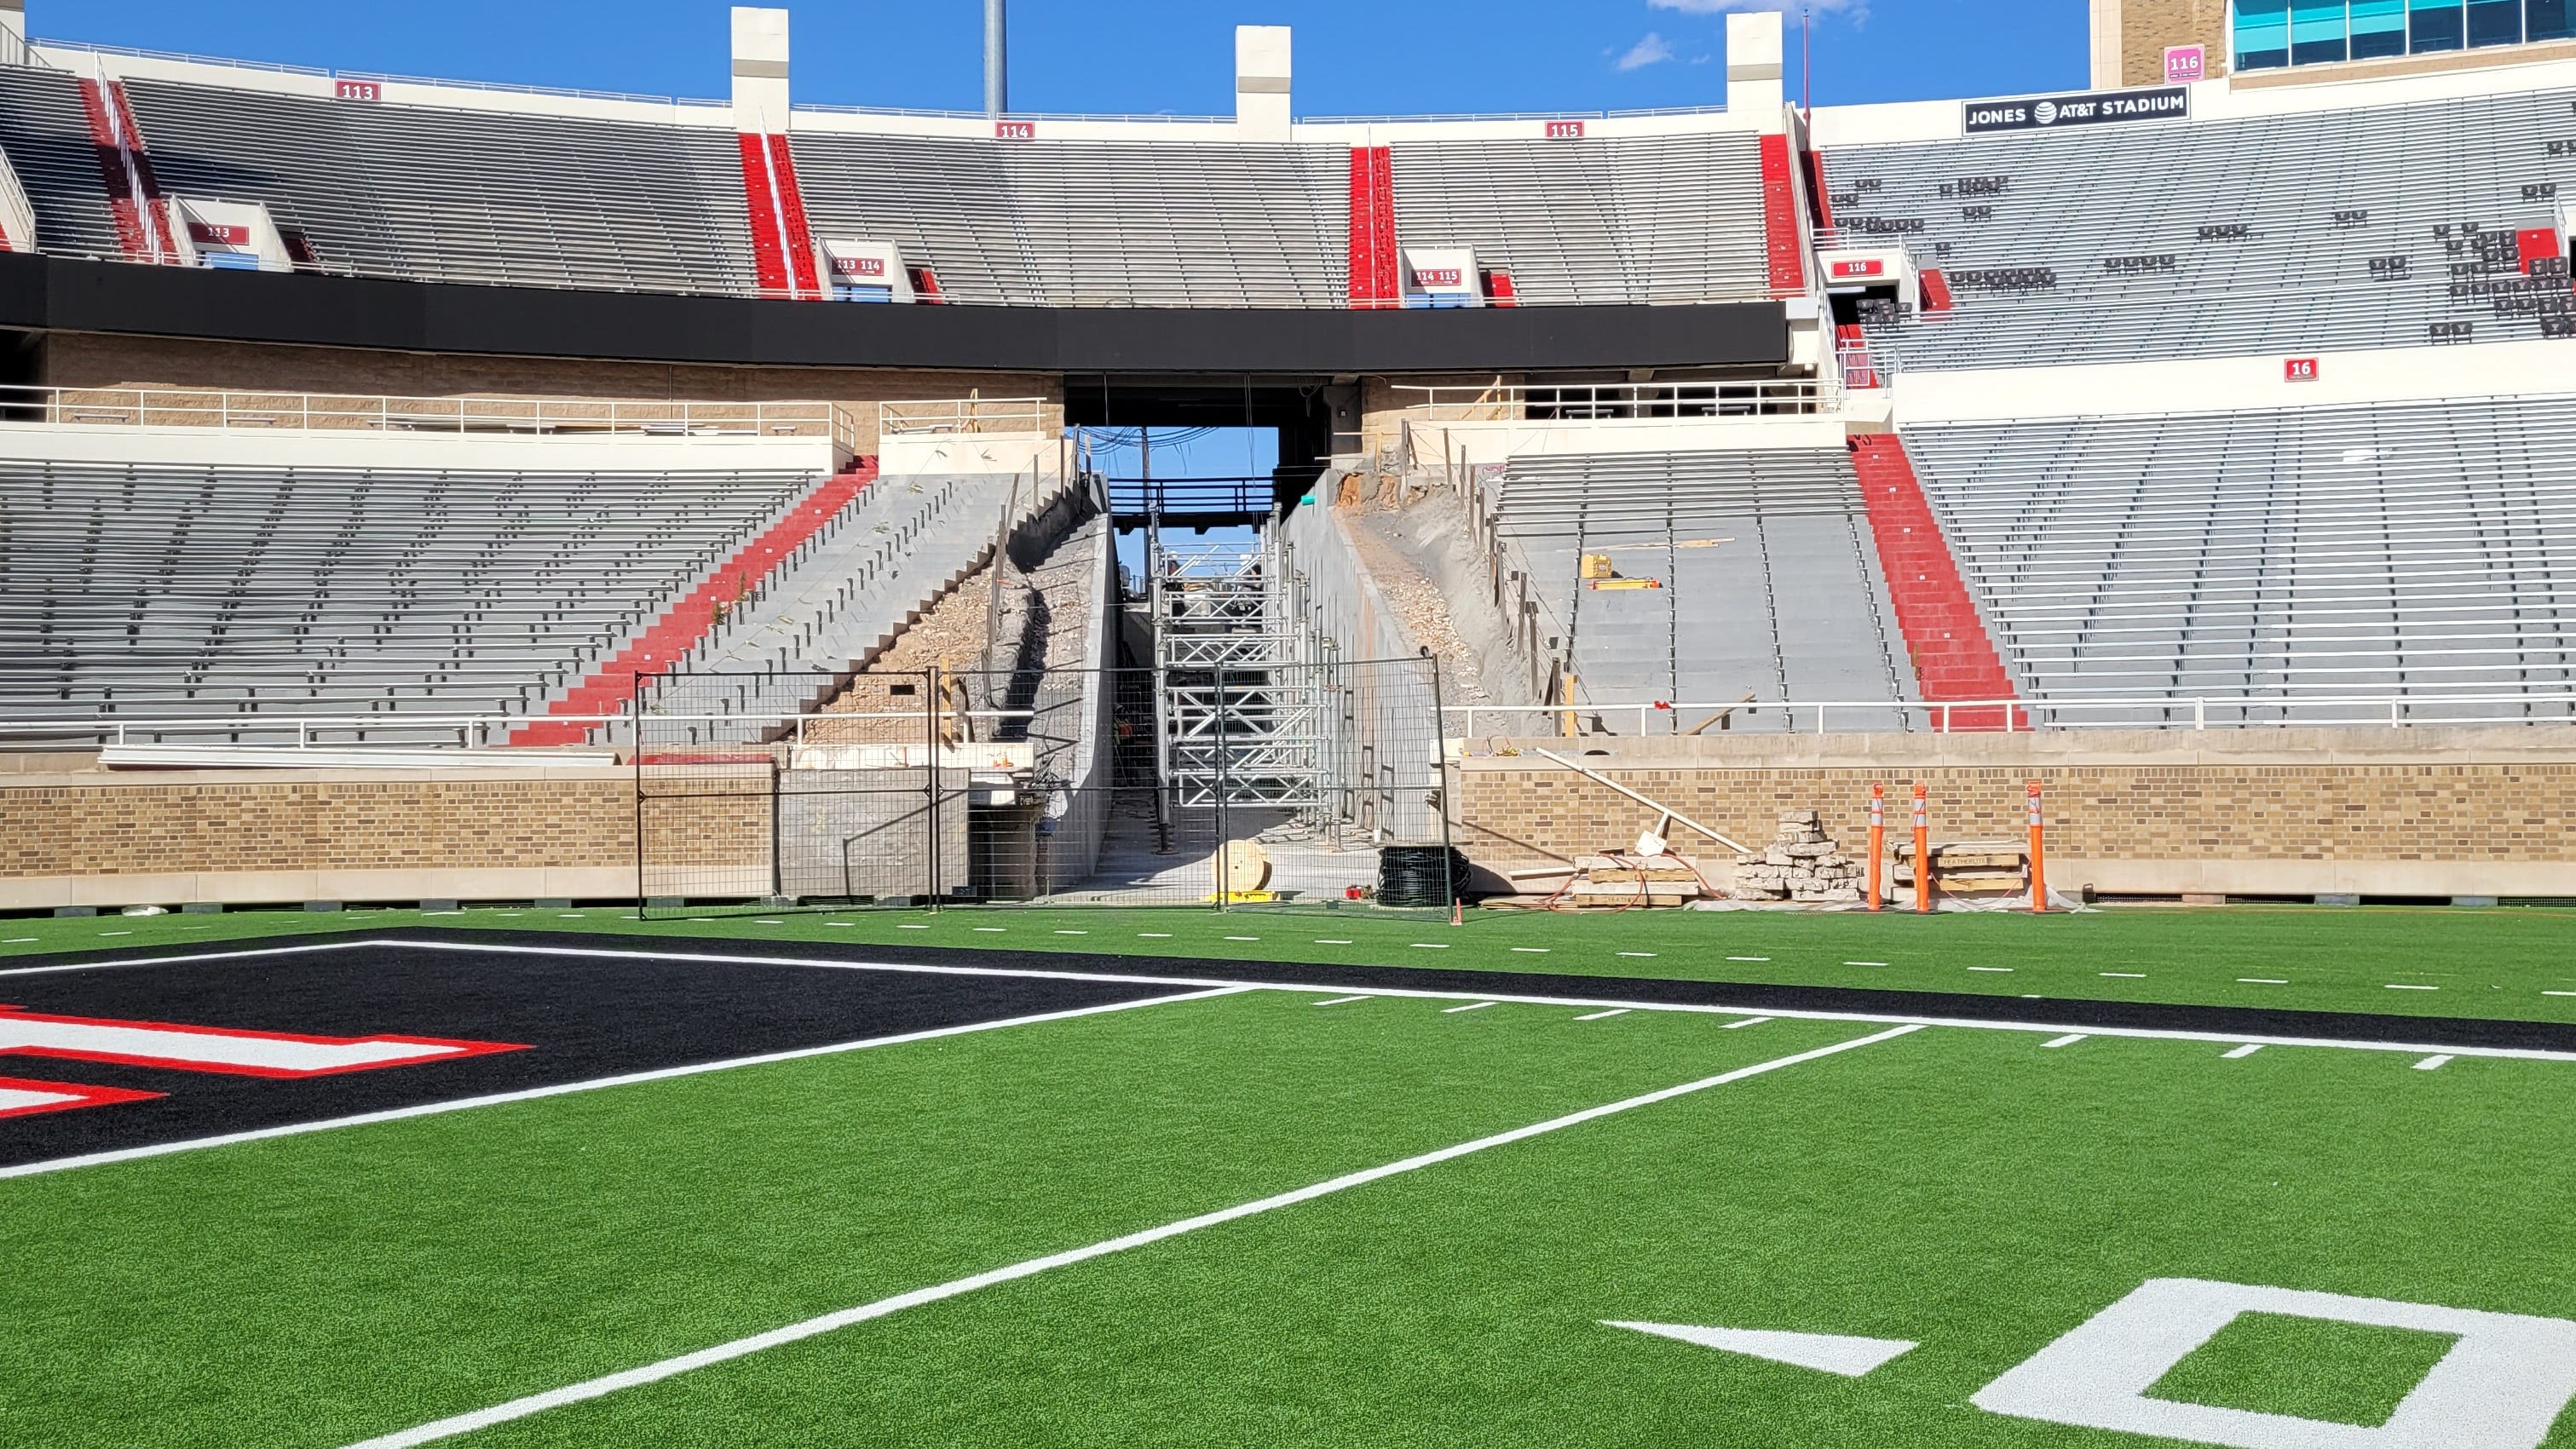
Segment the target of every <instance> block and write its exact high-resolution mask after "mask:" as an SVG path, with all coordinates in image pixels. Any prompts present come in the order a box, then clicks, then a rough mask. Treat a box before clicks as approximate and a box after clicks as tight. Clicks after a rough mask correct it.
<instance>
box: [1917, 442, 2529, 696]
mask: <svg viewBox="0 0 2576 1449" xmlns="http://www.w3.org/2000/svg"><path fill="white" fill-rule="evenodd" d="M1905 441H1906V446H1907V448H1908V449H1909V450H1910V451H1911V452H1912V454H1913V456H1914V459H1915V462H1916V466H1917V470H1918V473H1919V475H1920V476H1921V478H1922V481H1923V484H1924V488H1925V491H1926V493H1927V494H1928V496H1929V497H1930V499H1931V500H1932V504H1933V507H1934V509H1935V510H1936V511H1937V512H1938V513H1939V515H1940V519H1941V524H1942V528H1943V531H1944V532H1945V533H1946V534H1947V535H1948V537H1949V540H1950V546H1951V549H1952V552H1953V553H1954V554H1955V555H1956V556H1957V558H1958V560H1959V563H1960V568H1961V572H1962V573H1963V574H1964V575H1965V576H1966V577H1967V579H1968V581H1969V584H1970V587H1971V588H1972V589H1973V590H1974V592H1975V593H1976V595H1977V597H1978V600H1979V602H1980V604H1981V605H1982V606H1983V608H1984V610H1985V612H1986V616H1987V618H1988V619H1989V620H1990V621H1991V622H1992V624H1993V626H1994V629H1995V634H1996V637H1997V639H1998V641H1999V642H2000V643H2001V644H2002V646H2003V652H2004V654H2005V656H2006V660H2007V662H2008V663H2009V664H2010V665H2011V667H2012V668H2013V670H2014V672H2015V673H2016V674H2017V675H2018V676H2019V677H2020V678H2021V679H2022V680H2023V681H2024V682H2025V683H2026V685H2027V687H2028V688H2027V694H2028V697H2030V698H2033V699H2035V700H2038V701H2041V702H2042V703H2043V704H2044V703H2046V702H2050V701H2056V702H2070V703H2071V702H2081V701H2085V700H2097V701H2098V700H2114V699H2142V698H2143V699H2171V700H2175V701H2184V702H2187V701H2188V700H2190V699H2192V698H2194V697H2209V696H2216V697H2222V698H2226V697H2238V696H2245V695H2255V696H2261V697H2265V698H2268V699H2276V700H2280V701H2284V702H2295V703H2298V704H2302V705H2305V706H2308V707H2307V708H2305V709H2304V710H2298V709H2289V708H2273V707H2262V708H2254V709H2244V708H2238V707H2229V708H2227V709H2224V710H2212V711H2211V713H2210V716H2209V718H2210V720H2211V722H2213V723H2230V724H2232V723H2239V722H2258V721H2270V720H2280V719H2290V720H2296V719H2301V718H2308V719H2314V718H2318V717H2320V714H2321V713H2322V712H2323V711H2321V709H2320V708H2319V707H2320V706H2328V705H2332V704H2333V703H2334V702H2335V701H2337V700H2338V699H2348V698H2352V697H2355V696H2360V697H2384V696H2404V697H2405V698H2406V699H2408V700H2410V701H2415V702H2417V703H2416V707H2415V716H2414V717H2416V718H2431V717H2437V716H2457V717H2463V718H2486V717H2499V718H2510V717H2521V716H2524V715H2526V714H2532V713H2542V714H2548V715H2551V716H2554V717H2560V718H2563V717H2566V716H2567V715H2568V714H2569V713H2571V710H2570V707H2569V706H2567V705H2564V704H2558V705H2549V706H2537V705H2532V706H2526V705H2523V704H2519V703H2500V704H2465V703H2458V702H2456V701H2448V700H2447V697H2455V696H2460V695H2477V694H2501V695H2507V696H2512V695H2523V694H2555V693H2565V692H2568V691H2570V690H2576V531H2571V525H2572V524H2576V399H2571V398H2549V399H2526V400H2513V401H2503V402H2498V401H2475V402H2450V403H2419V404H2409V405H2402V406H2382V407H2378V408H2331V409H2318V410H2313V411H2300V412H2241V413H2205V414H2195V415H2185V416H2174V417H2147V418H2117V419H2092V420H2083V421H2056V422H2020V423H2009V424H1974V425H1968V424H1954V425H1948V426H1942V427H1928V428H1920V429H1914V430H1910V431H1908V433H1907V434H1906V440H1905ZM2446 701H2447V702H2446ZM2040 712H2041V711H2040V710H2038V709H2035V710H2034V713H2040ZM2191 717H2192V711H2191V709H2190V707H2189V706H2188V704H2187V703H2179V704H2177V705H2175V706H2174V707H2171V708H2158V707H2153V706H2149V707H2146V708H2142V709H2128V710H2117V711H2103V710H2083V711H2076V712H2069V713H2066V714H2064V715H2063V716H2062V721H2063V722H2067V723H2079V724H2093V723H2119V722H2128V723H2174V722H2184V723H2188V722H2189V721H2190V719H2191Z"/></svg>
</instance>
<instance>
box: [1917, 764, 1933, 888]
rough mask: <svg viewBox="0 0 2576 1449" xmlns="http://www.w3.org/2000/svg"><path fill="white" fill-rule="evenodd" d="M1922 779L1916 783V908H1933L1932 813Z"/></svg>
mask: <svg viewBox="0 0 2576 1449" xmlns="http://www.w3.org/2000/svg"><path fill="white" fill-rule="evenodd" d="M1924 794H1925V791H1924V788H1923V784H1922V782H1921V781H1919V780H1918V781H1916V782H1915V785H1914V910H1915V913H1916V914H1918V915H1920V914H1922V913H1924V912H1926V911H1929V910H1931V909H1932V814H1931V810H1930V808H1929V807H1927V806H1926V805H1925V804H1924V803H1923V797H1924Z"/></svg>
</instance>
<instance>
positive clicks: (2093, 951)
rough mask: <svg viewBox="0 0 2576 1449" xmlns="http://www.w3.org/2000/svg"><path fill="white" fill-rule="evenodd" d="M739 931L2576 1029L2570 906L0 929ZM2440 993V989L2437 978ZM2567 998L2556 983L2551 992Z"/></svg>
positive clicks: (224, 937)
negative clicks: (1455, 919)
mask: <svg viewBox="0 0 2576 1449" xmlns="http://www.w3.org/2000/svg"><path fill="white" fill-rule="evenodd" d="M423 924H426V925H431V926H439V925H449V926H471V927H480V928H485V929H508V930H563V931H576V932H588V933H602V934H612V935H618V934H626V935H632V934H643V935H651V936H661V937H672V938H679V939H692V940H708V941H723V942H730V943H740V944H742V945H744V946H745V947H746V948H748V947H751V946H756V944H757V943H759V942H762V941H790V940H793V941H826V942H832V943H835V944H841V945H864V944H871V943H883V944H901V945H936V946H948V947H965V948H974V947H987V948H993V947H1007V948H1009V949H1013V950H1022V951H1062V952H1082V953H1095V954H1110V955H1122V956H1139V957H1161V958H1169V959H1168V960H1166V961H1165V962H1163V963H1160V964H1149V963H1140V964H1139V965H1138V967H1137V968H1136V969H1139V970H1149V971H1166V970H1179V971H1186V970H1189V969H1191V968H1193V967H1195V966H1198V965H1201V964H1203V963H1205V962H1209V961H1222V960H1229V959H1232V960H1247V961H1315V962H1332V963H1346V964H1375V965H1396V966H1441V967H1454V968H1460V969H1472V970H1503V971H1535V972H1554V973H1562V974H1567V975H1584V976H1640V977H1679V978H1684V979H1690V980H1701V981H1741V982H1753V983H1772V984H1789V985H1817V986H1858V987H1874V988H1882V989H1889V990H1910V991H1952V992H1978V993H1984V994H1990V995H2010V996H2053V997H2073V998H2085V999H2095V1000H2112V1001H2151V1002H2173V1003H2189V1004H2206V1005H2219V1006H2263V1007H2283V1008H2291V1009H2299V1010H2311V1011H2358V1012H2374V1013H2382V1014H2393V1015H2409V1016H2448V1017H2478V1018H2493V1019H2500V1020H2520V1021H2555V1022H2576V950H2571V949H2570V948H2571V945H2576V912H2568V911H2560V910H2449V909H2438V908H2408V907H2379V908H2367V909H2334V908H2312V907H2304V908H2258V907H2238V908H2231V909H2226V910H2205V911H2174V910H2137V909H2128V910H2106V911H2100V912H2096V913H2092V914H2085V915H2053V916H2048V917H2043V918H2038V919H2033V918H2031V917H2029V916H2027V915H1937V916H1933V917H1929V918H1917V917H1915V916H1912V915H1910V914H1904V913H1898V914H1892V915H1881V916H1867V915H1855V914H1835V915H1787V914H1778V913H1770V912H1759V913H1757V912H1698V911H1690V912H1682V911H1660V912H1636V913H1629V914H1621V915H1583V916H1574V915H1551V914H1544V913H1504V912H1470V913H1469V914H1468V917H1467V924H1466V925H1465V926H1463V927H1452V926H1450V925H1449V924H1448V923H1447V922H1446V921H1445V920H1441V919H1438V918H1437V917H1431V918H1424V917H1420V916H1402V915H1391V913H1386V912H1381V911H1378V910H1376V909H1374V908H1359V909H1349V908H1344V909H1337V910H1330V911H1325V910H1289V911H1283V910H1237V911H1229V912H1224V913H1219V912H1215V911H1211V910H1191V909H1170V908H1166V909H1052V908H1050V909H1025V910H1024V909H1003V908H996V909H982V910H950V911H943V912H939V913H936V914H932V913H928V912H920V911H886V912H847V911H844V912H837V913H798V912H790V913H785V914H780V915H773V916H752V915H741V914H725V915H713V914H709V915H706V916H703V917H701V918H699V919H695V920H692V919H689V918H686V917H663V916H656V917H654V918H652V919H648V920H638V919H636V912H635V911H634V910H632V909H631V908H618V907H591V908H586V909H582V910H576V911H555V910H542V909H535V908H522V909H510V910H472V911H466V912H461V913H457V914H453V915H438V916H423V915H421V914H419V913H417V912H412V911H350V912H342V913H336V914H312V913H305V912H298V911H255V912H237V913H232V914H227V915H220V916H157V917H147V918H124V917H99V918H95V919H78V920H52V919H24V918H22V919H18V920H11V921H0V961H5V959H6V958H7V957H8V956H10V955H27V954H35V953H45V952H59V951H67V950H86V949H93V948H102V947H120V946H124V947H131V946H169V945H174V944H184V945H198V946H213V945H216V944H219V943H222V942H226V941H236V940H242V939H246V938H252V937H264V936H269V935H286V934H303V933H309V932H316V931H351V930H366V929H370V928H376V929H381V928H384V927H388V926H412V925H423ZM2427 988H2429V989H2427ZM2553 993H2554V994H2553Z"/></svg>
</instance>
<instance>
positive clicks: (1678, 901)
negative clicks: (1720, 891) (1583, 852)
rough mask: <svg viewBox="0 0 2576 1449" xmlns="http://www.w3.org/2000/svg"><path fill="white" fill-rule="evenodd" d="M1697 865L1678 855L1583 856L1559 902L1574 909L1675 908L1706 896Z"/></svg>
mask: <svg viewBox="0 0 2576 1449" xmlns="http://www.w3.org/2000/svg"><path fill="white" fill-rule="evenodd" d="M1708 893H1709V892H1708V885H1707V882H1706V880H1705V878H1704V877H1702V876H1701V875H1700V871H1699V864H1698V862H1696V861H1693V860H1692V859H1691V858H1690V857H1688V856H1682V855H1587V856H1583V857H1580V858H1579V859H1577V860H1576V861H1575V862H1574V880H1573V883H1572V884H1571V885H1569V886H1567V887H1566V889H1565V893H1564V896H1563V901H1564V902H1565V903H1566V904H1569V905H1577V906H1678V905H1682V904H1684V903H1686V902H1689V901H1694V900H1697V899H1699V898H1700V897H1701V896H1704V895H1706V894H1708Z"/></svg>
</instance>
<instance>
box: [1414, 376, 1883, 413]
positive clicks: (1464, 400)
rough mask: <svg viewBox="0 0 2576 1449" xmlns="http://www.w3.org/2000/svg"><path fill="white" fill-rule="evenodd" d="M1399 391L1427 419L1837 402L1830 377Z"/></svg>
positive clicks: (1790, 408) (1825, 407) (1811, 408)
mask: <svg viewBox="0 0 2576 1449" xmlns="http://www.w3.org/2000/svg"><path fill="white" fill-rule="evenodd" d="M1395 391H1397V392H1399V393H1411V394H1414V395H1415V396H1417V397H1419V398H1420V399H1421V401H1419V402H1412V403H1408V404H1406V410H1407V411H1412V410H1414V409H1419V410H1420V411H1421V414H1422V420H1423V421H1426V422H1435V423H1481V422H1515V423H1517V422H1589V421H1601V420H1619V421H1627V420H1662V421H1674V420H1679V421H1693V420H1700V419H1707V418H1752V417H1796V416H1801V415H1805V414H1811V413H1829V412H1832V411H1834V409H1835V408H1836V407H1837V406H1838V405H1839V403H1840V396H1839V394H1838V392H1837V390H1836V389H1835V387H1834V385H1833V383H1832V382H1831V381H1830V380H1826V379H1819V378H1806V377H1795V378H1747V379H1744V380H1742V381H1708V380H1702V381H1690V382H1618V383H1581V384H1565V385H1549V384H1536V383H1530V384H1514V385H1508V386H1505V385H1495V386H1485V387H1478V386H1463V387H1460V386H1447V387H1425V386H1419V385H1415V384H1409V383H1399V384H1397V385H1396V388H1395Z"/></svg>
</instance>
